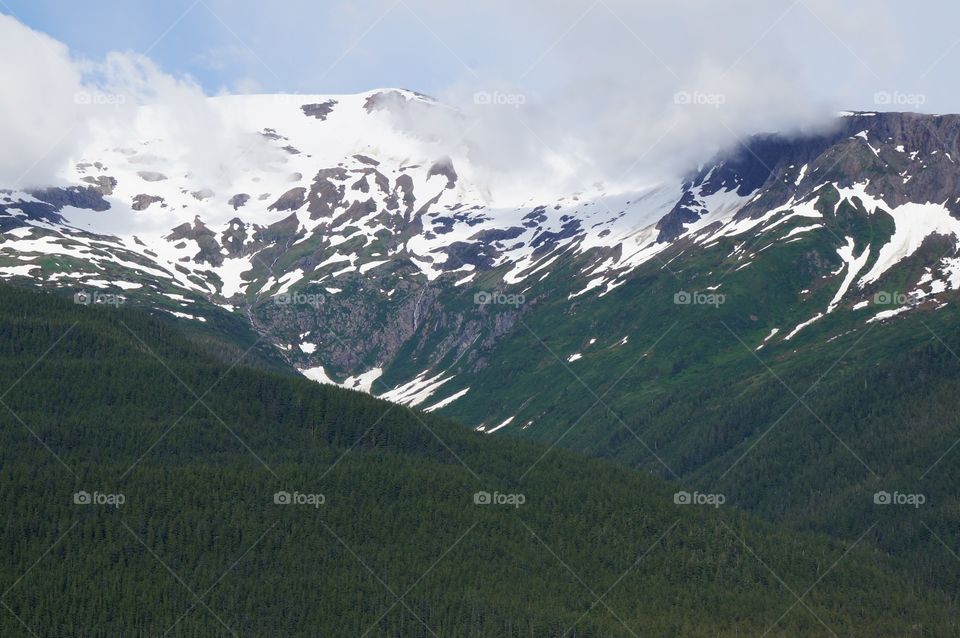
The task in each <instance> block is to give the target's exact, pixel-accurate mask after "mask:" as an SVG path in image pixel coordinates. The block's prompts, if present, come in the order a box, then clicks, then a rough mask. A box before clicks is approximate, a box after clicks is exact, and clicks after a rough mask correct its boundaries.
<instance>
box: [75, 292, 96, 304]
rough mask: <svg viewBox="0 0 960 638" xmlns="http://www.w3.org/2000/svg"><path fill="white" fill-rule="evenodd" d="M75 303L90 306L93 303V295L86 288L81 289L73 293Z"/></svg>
mask: <svg viewBox="0 0 960 638" xmlns="http://www.w3.org/2000/svg"><path fill="white" fill-rule="evenodd" d="M73 303H75V304H77V305H81V306H89V305H90V304H91V303H93V296H92V295H91V294H90V293H89V292H87V291H86V290H80V291H78V292H75V293H74V294H73Z"/></svg>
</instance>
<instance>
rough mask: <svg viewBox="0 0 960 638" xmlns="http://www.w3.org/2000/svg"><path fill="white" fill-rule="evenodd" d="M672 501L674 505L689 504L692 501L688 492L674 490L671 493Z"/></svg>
mask: <svg viewBox="0 0 960 638" xmlns="http://www.w3.org/2000/svg"><path fill="white" fill-rule="evenodd" d="M673 502H674V503H675V504H676V505H690V503H692V502H693V499H692V497H691V496H690V492H676V493H675V494H674V495H673Z"/></svg>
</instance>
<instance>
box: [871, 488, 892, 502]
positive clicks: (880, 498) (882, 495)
mask: <svg viewBox="0 0 960 638" xmlns="http://www.w3.org/2000/svg"><path fill="white" fill-rule="evenodd" d="M892 502H893V497H892V496H890V492H885V491H882V490H881V491H879V492H877V493H876V494H874V495H873V503H874V505H890V504H891V503H892Z"/></svg>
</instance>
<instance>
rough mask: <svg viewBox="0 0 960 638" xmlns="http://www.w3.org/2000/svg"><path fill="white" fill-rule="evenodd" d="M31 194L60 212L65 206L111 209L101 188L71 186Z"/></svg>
mask: <svg viewBox="0 0 960 638" xmlns="http://www.w3.org/2000/svg"><path fill="white" fill-rule="evenodd" d="M30 194H31V195H33V196H34V197H35V198H37V199H39V200H40V201H42V202H46V203H48V204H50V205H51V206H53V208H54V210H58V211H59V210H60V209H62V208H63V207H64V206H73V207H74V208H85V209H87V210H96V211H104V210H109V209H110V203H109V202H107V200H105V199H104V198H103V193H102V192H101V191H100V189H99V188H94V187H93V186H71V187H69V188H44V189H40V190H34V191H30Z"/></svg>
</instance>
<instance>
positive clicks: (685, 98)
mask: <svg viewBox="0 0 960 638" xmlns="http://www.w3.org/2000/svg"><path fill="white" fill-rule="evenodd" d="M692 101H693V97H692V96H691V95H690V92H689V91H677V92H676V93H674V94H673V103H674V104H679V105H681V106H686V105H688V104H690V103H691V102H692Z"/></svg>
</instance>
